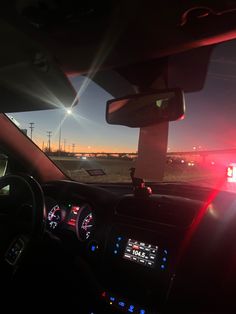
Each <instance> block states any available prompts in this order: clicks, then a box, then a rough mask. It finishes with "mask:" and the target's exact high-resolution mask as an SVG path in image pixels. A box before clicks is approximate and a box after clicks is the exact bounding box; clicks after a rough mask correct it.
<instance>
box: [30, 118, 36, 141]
mask: <svg viewBox="0 0 236 314" xmlns="http://www.w3.org/2000/svg"><path fill="white" fill-rule="evenodd" d="M34 124H35V123H34V122H30V127H29V128H30V138H31V140H32V136H33V129H34Z"/></svg>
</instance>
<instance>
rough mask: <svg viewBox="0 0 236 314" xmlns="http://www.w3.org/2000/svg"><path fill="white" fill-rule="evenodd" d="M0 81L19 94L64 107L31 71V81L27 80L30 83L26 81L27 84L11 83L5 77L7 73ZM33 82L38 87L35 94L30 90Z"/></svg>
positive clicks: (57, 106) (56, 106)
mask: <svg viewBox="0 0 236 314" xmlns="http://www.w3.org/2000/svg"><path fill="white" fill-rule="evenodd" d="M2 77H4V76H2ZM0 81H1V83H2V84H3V86H4V85H6V86H11V88H12V89H13V91H17V92H19V93H20V94H25V95H28V96H31V97H33V98H35V99H39V100H40V101H43V102H44V103H47V104H50V105H52V106H54V107H55V108H63V107H64V106H63V104H62V102H61V101H60V100H59V99H58V98H57V97H56V96H55V95H54V94H53V93H52V92H51V91H50V90H49V89H48V87H47V86H46V85H45V84H44V83H43V82H42V81H40V80H39V79H38V78H37V77H36V76H35V75H33V73H32V76H31V81H30V82H29V83H30V84H29V83H28V86H26V85H23V84H20V83H16V82H14V83H13V82H12V80H11V79H8V78H7V75H6V76H5V77H4V79H3V78H1V79H0ZM34 84H35V86H37V88H38V90H37V94H35V93H33V92H32V86H33V85H34ZM29 85H31V86H29Z"/></svg>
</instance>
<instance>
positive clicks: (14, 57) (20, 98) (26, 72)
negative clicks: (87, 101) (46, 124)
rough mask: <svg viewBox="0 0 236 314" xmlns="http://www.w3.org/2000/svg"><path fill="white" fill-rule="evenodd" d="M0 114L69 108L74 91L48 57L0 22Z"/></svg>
mask: <svg viewBox="0 0 236 314" xmlns="http://www.w3.org/2000/svg"><path fill="white" fill-rule="evenodd" d="M0 40H1V50H0V99H1V102H0V112H21V111H32V110H43V109H56V108H62V107H70V106H72V105H74V104H75V98H76V91H75V90H74V88H73V87H72V85H71V83H70V82H69V80H68V78H67V77H66V76H65V74H64V73H63V72H62V70H61V69H60V68H59V67H58V65H57V64H56V63H55V61H54V60H53V59H52V57H51V56H50V55H49V54H47V52H45V51H44V50H43V49H42V48H41V47H40V46H39V45H38V44H36V43H35V42H33V41H32V40H31V39H29V38H27V37H26V36H25V35H24V34H23V33H21V32H19V31H18V30H16V29H15V28H13V27H11V26H9V25H8V24H7V23H5V22H3V21H0Z"/></svg>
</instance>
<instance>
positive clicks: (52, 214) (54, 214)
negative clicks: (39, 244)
mask: <svg viewBox="0 0 236 314" xmlns="http://www.w3.org/2000/svg"><path fill="white" fill-rule="evenodd" d="M61 220H62V216H61V209H60V207H59V206H58V205H55V206H54V207H52V209H51V210H50V211H49V213H48V219H47V221H48V225H49V227H50V228H51V229H55V228H56V227H57V226H58V224H59V223H60V222H61Z"/></svg>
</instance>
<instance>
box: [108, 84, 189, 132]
mask: <svg viewBox="0 0 236 314" xmlns="http://www.w3.org/2000/svg"><path fill="white" fill-rule="evenodd" d="M184 112H185V103H184V94H183V92H182V90H181V89H178V88H175V89H166V90H158V91H156V92H153V93H148V94H138V95H129V96H126V97H122V98H119V99H112V100H109V101H108V102H107V108H106V120H107V123H109V124H119V125H125V126H129V127H133V128H134V127H139V128H140V127H145V126H149V125H153V124H158V123H161V122H164V121H175V120H178V119H180V118H182V117H183V115H184Z"/></svg>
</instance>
